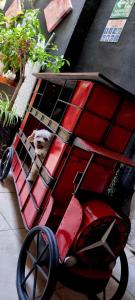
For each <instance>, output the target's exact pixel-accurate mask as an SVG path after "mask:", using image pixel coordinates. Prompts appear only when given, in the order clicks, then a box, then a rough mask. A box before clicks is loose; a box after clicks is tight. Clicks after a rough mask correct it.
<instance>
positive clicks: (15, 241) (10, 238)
mask: <svg viewBox="0 0 135 300" xmlns="http://www.w3.org/2000/svg"><path fill="white" fill-rule="evenodd" d="M25 235H26V230H25V228H24V225H23V222H22V219H21V216H20V211H19V206H18V201H17V197H16V192H15V188H14V184H13V180H12V176H8V178H7V179H6V180H5V181H4V183H3V184H2V183H0V274H1V276H0V300H17V299H18V296H17V292H16V266H17V260H18V255H19V250H20V247H21V245H22V242H23V239H24V237H25ZM126 254H127V257H128V262H129V282H128V288H127V291H126V294H125V296H124V297H123V300H133V299H135V256H134V255H133V254H132V253H131V252H130V251H129V250H128V249H126ZM118 269H119V267H118V265H117V266H116V269H115V270H116V271H115V272H116V274H117V276H119V270H118ZM112 289H113V284H111V287H110V289H109V290H110V291H112ZM87 299H88V298H87V297H86V296H84V295H81V294H78V293H75V292H73V291H70V290H69V289H67V288H65V287H63V286H62V285H61V284H58V285H57V287H56V291H55V294H54V295H53V297H52V299H51V300H87Z"/></svg>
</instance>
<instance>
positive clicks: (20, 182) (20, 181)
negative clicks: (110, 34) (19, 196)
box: [16, 171, 26, 191]
mask: <svg viewBox="0 0 135 300" xmlns="http://www.w3.org/2000/svg"><path fill="white" fill-rule="evenodd" d="M25 179H26V177H25V175H24V172H23V171H21V173H20V175H19V177H18V179H17V182H16V185H17V190H18V191H20V190H21V188H22V186H23V184H24V181H25Z"/></svg>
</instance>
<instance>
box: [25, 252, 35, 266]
mask: <svg viewBox="0 0 135 300" xmlns="http://www.w3.org/2000/svg"><path fill="white" fill-rule="evenodd" d="M26 252H27V255H28V256H29V257H30V259H31V260H32V262H33V263H34V264H36V262H37V261H36V259H35V257H34V256H33V255H32V254H31V252H30V251H28V250H27V251H26Z"/></svg>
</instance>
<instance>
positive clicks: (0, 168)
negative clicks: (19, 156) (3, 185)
mask: <svg viewBox="0 0 135 300" xmlns="http://www.w3.org/2000/svg"><path fill="white" fill-rule="evenodd" d="M12 158H13V149H12V147H8V148H7V149H6V150H5V151H4V153H3V156H2V159H1V163H0V180H1V181H2V180H4V179H5V178H6V177H7V176H8V173H9V171H10V168H11V163H12Z"/></svg>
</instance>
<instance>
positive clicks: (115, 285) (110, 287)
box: [96, 251, 128, 300]
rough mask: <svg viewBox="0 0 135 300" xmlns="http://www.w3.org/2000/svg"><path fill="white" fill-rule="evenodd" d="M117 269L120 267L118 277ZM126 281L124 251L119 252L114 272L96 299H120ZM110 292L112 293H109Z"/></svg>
mask: <svg viewBox="0 0 135 300" xmlns="http://www.w3.org/2000/svg"><path fill="white" fill-rule="evenodd" d="M117 269H121V274H120V278H117V277H116V275H115V274H116V273H117ZM127 283H128V262H127V258H126V254H125V252H124V251H122V252H121V254H120V256H119V258H118V260H117V263H116V267H115V268H114V272H113V274H112V276H111V278H110V280H109V282H108V284H107V286H106V288H105V290H104V291H103V292H102V293H100V294H98V295H97V298H96V299H100V300H101V299H102V300H120V299H122V297H123V295H124V294H125V291H126V288H127ZM111 293H112V294H111Z"/></svg>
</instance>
